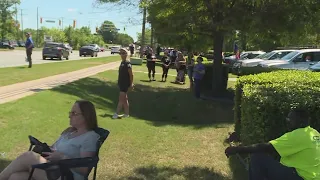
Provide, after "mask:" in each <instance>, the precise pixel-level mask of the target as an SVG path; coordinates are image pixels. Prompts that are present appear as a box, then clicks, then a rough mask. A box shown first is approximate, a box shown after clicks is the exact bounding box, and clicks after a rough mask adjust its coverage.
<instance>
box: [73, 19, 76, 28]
mask: <svg viewBox="0 0 320 180" xmlns="http://www.w3.org/2000/svg"><path fill="white" fill-rule="evenodd" d="M73 28H76V20H73Z"/></svg>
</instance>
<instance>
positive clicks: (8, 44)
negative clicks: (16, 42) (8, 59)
mask: <svg viewBox="0 0 320 180" xmlns="http://www.w3.org/2000/svg"><path fill="white" fill-rule="evenodd" d="M0 48H2V49H14V48H15V47H14V46H13V45H12V43H11V42H10V41H9V40H3V41H0Z"/></svg>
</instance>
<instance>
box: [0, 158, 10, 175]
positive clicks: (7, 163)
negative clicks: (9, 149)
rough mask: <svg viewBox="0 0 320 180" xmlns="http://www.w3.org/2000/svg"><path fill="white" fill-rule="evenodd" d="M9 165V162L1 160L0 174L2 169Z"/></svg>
mask: <svg viewBox="0 0 320 180" xmlns="http://www.w3.org/2000/svg"><path fill="white" fill-rule="evenodd" d="M10 163H11V161H9V160H6V159H3V158H1V159H0V172H1V171H2V170H4V168H6V167H7V166H8V165H9V164H10Z"/></svg>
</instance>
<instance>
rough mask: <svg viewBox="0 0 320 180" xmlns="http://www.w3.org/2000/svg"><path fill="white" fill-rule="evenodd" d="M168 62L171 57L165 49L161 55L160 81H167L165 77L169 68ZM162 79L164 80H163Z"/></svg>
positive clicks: (169, 62)
mask: <svg viewBox="0 0 320 180" xmlns="http://www.w3.org/2000/svg"><path fill="white" fill-rule="evenodd" d="M170 64H171V59H170V57H169V56H168V52H167V51H165V52H164V56H163V57H162V71H163V72H162V80H161V81H162V82H166V81H167V77H168V72H169V69H170ZM163 79H164V80H163Z"/></svg>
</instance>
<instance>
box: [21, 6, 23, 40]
mask: <svg viewBox="0 0 320 180" xmlns="http://www.w3.org/2000/svg"><path fill="white" fill-rule="evenodd" d="M22 10H23V9H21V32H22V39H23V14H22Z"/></svg>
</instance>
